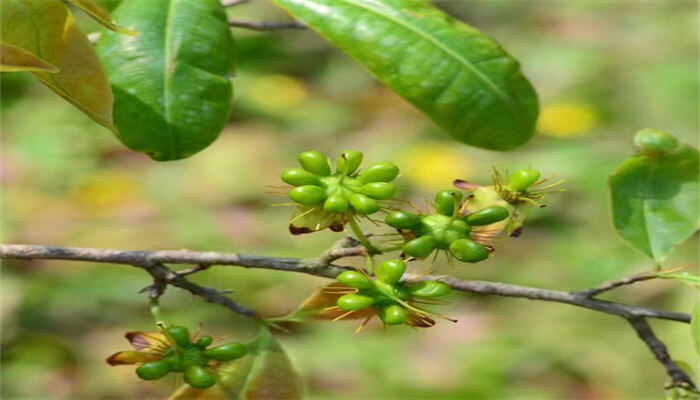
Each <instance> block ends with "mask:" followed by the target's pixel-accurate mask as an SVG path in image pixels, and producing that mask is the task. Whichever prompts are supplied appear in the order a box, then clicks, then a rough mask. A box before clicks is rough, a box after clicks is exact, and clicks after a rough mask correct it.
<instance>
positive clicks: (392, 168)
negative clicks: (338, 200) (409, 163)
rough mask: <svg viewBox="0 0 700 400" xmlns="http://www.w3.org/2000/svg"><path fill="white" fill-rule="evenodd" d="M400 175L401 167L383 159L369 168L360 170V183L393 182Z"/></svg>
mask: <svg viewBox="0 0 700 400" xmlns="http://www.w3.org/2000/svg"><path fill="white" fill-rule="evenodd" d="M398 175H399V167H397V166H396V165H394V164H392V163H390V162H387V161H381V162H378V163H374V164H372V165H370V166H369V167H368V168H367V169H365V170H364V171H362V172H360V175H359V177H358V178H359V180H360V183H363V184H365V183H370V182H391V181H393V180H394V179H396V177H397V176H398Z"/></svg>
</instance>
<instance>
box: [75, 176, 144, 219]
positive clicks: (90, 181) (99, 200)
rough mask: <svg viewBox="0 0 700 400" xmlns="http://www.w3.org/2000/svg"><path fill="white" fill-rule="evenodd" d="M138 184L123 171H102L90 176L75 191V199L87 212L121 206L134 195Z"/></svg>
mask: <svg viewBox="0 0 700 400" xmlns="http://www.w3.org/2000/svg"><path fill="white" fill-rule="evenodd" d="M137 186H138V182H136V180H135V179H134V178H133V177H132V176H130V175H128V174H127V173H125V172H123V171H114V170H102V171H97V172H96V173H94V174H92V175H90V176H89V177H88V178H87V179H85V181H83V182H82V183H81V184H80V185H79V186H78V187H77V188H76V190H75V193H74V195H75V198H76V199H77V201H78V202H79V203H80V204H81V205H82V206H83V207H84V208H85V209H86V210H87V211H97V212H99V211H106V210H108V209H111V208H114V207H119V206H123V205H124V204H126V203H128V202H129V200H130V199H131V198H132V197H133V195H134V194H135V193H136V190H137Z"/></svg>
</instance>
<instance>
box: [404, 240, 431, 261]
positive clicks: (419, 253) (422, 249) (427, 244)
mask: <svg viewBox="0 0 700 400" xmlns="http://www.w3.org/2000/svg"><path fill="white" fill-rule="evenodd" d="M436 246H437V242H436V241H435V238H433V237H432V236H431V235H428V236H421V237H419V238H415V239H413V240H411V241H410V242H408V243H406V244H405V245H403V247H402V248H401V250H402V251H403V252H404V253H405V254H407V255H409V256H411V257H413V258H425V257H428V256H429V255H430V253H432V252H433V250H435V247H436Z"/></svg>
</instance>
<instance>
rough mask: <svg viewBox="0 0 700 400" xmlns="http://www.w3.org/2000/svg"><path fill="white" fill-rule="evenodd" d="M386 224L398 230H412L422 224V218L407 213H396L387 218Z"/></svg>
mask: <svg viewBox="0 0 700 400" xmlns="http://www.w3.org/2000/svg"><path fill="white" fill-rule="evenodd" d="M386 224H387V225H389V226H391V227H394V228H396V229H412V228H415V227H417V226H418V225H419V224H420V217H419V216H417V215H416V214H411V213H410V212H406V211H395V212H393V213H391V214H389V215H388V216H387V217H386Z"/></svg>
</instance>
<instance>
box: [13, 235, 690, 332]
mask: <svg viewBox="0 0 700 400" xmlns="http://www.w3.org/2000/svg"><path fill="white" fill-rule="evenodd" d="M0 258H5V259H9V258H12V259H25V260H31V259H49V260H73V261H91V262H98V263H111V264H126V265H134V266H139V267H141V266H143V265H153V264H206V265H211V266H214V265H228V266H238V267H244V268H262V269H271V270H276V271H289V272H300V273H305V274H310V275H317V276H323V277H326V278H335V277H336V276H337V275H338V274H340V273H341V272H343V271H346V270H349V269H351V268H350V267H343V266H337V265H333V264H329V265H326V266H320V267H319V266H318V265H315V263H313V262H312V263H309V262H308V260H306V261H305V260H302V259H299V258H281V257H264V256H257V255H245V254H236V253H217V252H204V251H192V250H161V251H138V250H107V249H91V248H81V247H52V246H39V245H21V244H3V245H0ZM142 268H143V267H142ZM168 270H169V269H168ZM170 271H171V272H172V273H173V274H174V275H176V276H177V278H179V279H184V278H183V277H181V276H179V275H178V274H177V273H175V272H174V271H172V270H170ZM151 275H153V274H151ZM411 278H415V277H408V279H411ZM423 279H438V280H441V281H443V282H445V283H447V284H448V285H450V286H451V287H452V288H453V289H455V290H459V291H463V292H471V293H477V294H484V295H495V296H507V297H521V298H526V299H532V300H544V301H552V302H557V303H564V304H571V305H575V306H579V307H583V308H588V309H591V310H596V311H600V312H604V313H607V314H613V315H617V316H621V317H624V318H631V317H650V318H659V319H666V320H672V321H679V322H686V323H689V322H690V315H688V314H685V313H680V312H674V311H664V310H657V309H653V308H648V307H642V306H633V305H628V304H622V303H615V302H610V301H605V300H599V299H595V298H589V297H587V296H584V295H582V294H580V293H570V292H564V291H558V290H547V289H539V288H532V287H527V286H518V285H510V284H506V283H500V282H488V281H465V280H460V279H456V278H452V277H447V276H429V277H424V278H423ZM168 283H169V284H171V285H173V286H177V285H174V284H173V283H171V282H169V281H168Z"/></svg>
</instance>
